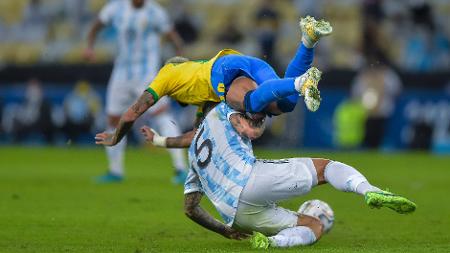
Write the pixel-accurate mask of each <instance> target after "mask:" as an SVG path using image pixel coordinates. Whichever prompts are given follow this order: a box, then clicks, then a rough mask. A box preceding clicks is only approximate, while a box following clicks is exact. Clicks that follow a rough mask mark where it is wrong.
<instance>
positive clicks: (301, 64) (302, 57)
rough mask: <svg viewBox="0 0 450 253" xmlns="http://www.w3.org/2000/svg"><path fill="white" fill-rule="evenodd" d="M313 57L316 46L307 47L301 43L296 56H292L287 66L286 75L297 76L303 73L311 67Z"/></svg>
mask: <svg viewBox="0 0 450 253" xmlns="http://www.w3.org/2000/svg"><path fill="white" fill-rule="evenodd" d="M313 59H314V48H307V47H305V46H304V45H303V43H301V44H300V46H299V47H298V49H297V52H296V53H295V56H294V58H292V60H291V62H290V63H289V65H288V66H287V68H286V73H285V74H284V77H297V76H301V75H303V74H304V73H305V72H306V71H307V70H308V69H309V68H310V67H311V64H312V61H313Z"/></svg>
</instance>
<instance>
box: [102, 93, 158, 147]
mask: <svg viewBox="0 0 450 253" xmlns="http://www.w3.org/2000/svg"><path fill="white" fill-rule="evenodd" d="M154 103H155V100H154V99H153V95H152V94H151V93H150V92H148V91H144V93H142V95H141V97H140V98H139V99H138V101H136V103H135V104H134V105H132V106H131V107H130V108H128V110H127V111H126V112H125V113H124V114H123V115H122V117H120V121H119V124H118V126H117V128H116V132H115V133H107V132H103V133H99V134H97V135H96V136H95V144H101V145H105V146H114V145H116V144H117V143H118V142H119V141H120V140H122V138H123V137H124V136H125V135H126V134H127V133H128V131H129V130H130V129H131V127H132V126H133V123H134V121H136V119H137V118H139V116H141V115H142V114H143V113H144V112H145V111H147V110H148V108H150V107H151V106H152V105H153V104H154Z"/></svg>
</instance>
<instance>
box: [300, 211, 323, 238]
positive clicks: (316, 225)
mask: <svg viewBox="0 0 450 253" xmlns="http://www.w3.org/2000/svg"><path fill="white" fill-rule="evenodd" d="M297 226H304V227H308V228H310V229H311V230H312V231H313V232H314V235H315V236H316V240H319V239H320V237H321V236H322V234H323V225H322V223H321V222H320V220H319V219H317V218H315V217H312V216H308V215H303V214H301V215H299V216H298V220H297Z"/></svg>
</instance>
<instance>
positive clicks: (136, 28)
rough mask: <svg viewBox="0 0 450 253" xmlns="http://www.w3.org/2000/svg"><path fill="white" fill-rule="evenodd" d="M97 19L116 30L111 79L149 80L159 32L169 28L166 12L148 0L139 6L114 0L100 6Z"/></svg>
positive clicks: (155, 67) (153, 70) (155, 65)
mask: <svg viewBox="0 0 450 253" xmlns="http://www.w3.org/2000/svg"><path fill="white" fill-rule="evenodd" d="M99 19H100V21H101V22H102V23H103V24H105V25H111V26H113V27H114V28H115V29H116V31H117V36H118V38H117V40H118V54H117V57H116V60H115V64H114V71H113V77H112V78H113V79H114V80H117V81H119V80H120V81H124V80H137V81H140V82H149V81H151V80H152V79H153V78H154V76H155V75H156V73H157V71H158V69H159V67H160V53H159V52H160V51H161V50H160V35H161V34H164V33H166V32H168V31H170V30H171V29H172V24H171V23H170V21H169V17H168V15H167V13H166V11H165V10H164V9H163V8H162V7H161V6H160V5H158V4H157V3H156V2H154V1H152V0H146V1H145V3H144V6H142V7H141V8H139V9H136V8H134V7H133V5H132V3H131V1H130V0H116V1H112V2H109V3H108V4H107V5H106V6H104V7H103V9H102V10H101V11H100V14H99ZM147 85H148V83H147Z"/></svg>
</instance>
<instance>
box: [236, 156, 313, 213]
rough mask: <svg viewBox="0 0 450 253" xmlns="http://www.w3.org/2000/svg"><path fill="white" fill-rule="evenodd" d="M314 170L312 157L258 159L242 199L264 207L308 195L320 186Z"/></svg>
mask: <svg viewBox="0 0 450 253" xmlns="http://www.w3.org/2000/svg"><path fill="white" fill-rule="evenodd" d="M313 167H314V165H313V163H312V160H311V159H309V158H290V159H281V160H257V161H256V162H255V164H254V166H253V169H252V173H251V175H250V179H249V181H248V183H247V185H246V186H245V187H244V189H243V191H242V193H241V199H242V200H244V201H246V202H248V203H252V204H258V205H264V204H272V203H276V202H278V201H280V200H283V199H289V198H292V197H296V196H300V195H304V194H306V193H308V192H309V191H310V190H311V188H312V186H314V185H315V184H317V176H316V175H315V170H314V168H313Z"/></svg>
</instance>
